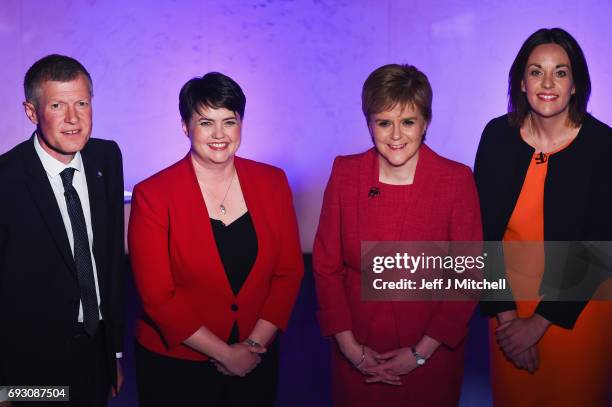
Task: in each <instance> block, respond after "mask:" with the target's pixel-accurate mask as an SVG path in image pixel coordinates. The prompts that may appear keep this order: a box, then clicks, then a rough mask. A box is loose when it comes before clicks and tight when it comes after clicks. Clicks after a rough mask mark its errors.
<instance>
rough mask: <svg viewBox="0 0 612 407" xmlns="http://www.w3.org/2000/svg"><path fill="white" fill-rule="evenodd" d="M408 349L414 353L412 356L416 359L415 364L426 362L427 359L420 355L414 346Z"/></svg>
mask: <svg viewBox="0 0 612 407" xmlns="http://www.w3.org/2000/svg"><path fill="white" fill-rule="evenodd" d="M410 350H411V351H412V354H413V355H414V358H415V359H416V362H417V366H423V365H424V364H425V362H427V359H426V358H425V356H423V355H421V354H420V353H419V352H417V351H416V350H415V349H414V348H410Z"/></svg>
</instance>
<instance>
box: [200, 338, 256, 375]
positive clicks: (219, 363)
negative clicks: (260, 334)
mask: <svg viewBox="0 0 612 407" xmlns="http://www.w3.org/2000/svg"><path fill="white" fill-rule="evenodd" d="M266 350H267V349H266V348H265V347H263V346H261V345H256V346H251V345H248V344H246V343H244V342H242V343H234V344H232V345H228V348H227V349H226V351H225V352H224V354H223V356H222V357H221V358H219V359H218V360H217V359H211V361H212V363H213V364H214V365H215V367H216V368H217V370H218V371H219V372H221V373H223V374H225V375H228V376H241V377H242V376H246V375H247V374H249V373H250V372H251V371H252V370H253V369H255V367H256V366H257V365H258V364H259V362H261V357H260V356H259V355H260V354H262V353H265V352H266Z"/></svg>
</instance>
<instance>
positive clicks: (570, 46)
mask: <svg viewBox="0 0 612 407" xmlns="http://www.w3.org/2000/svg"><path fill="white" fill-rule="evenodd" d="M543 44H557V45H559V46H560V47H561V48H563V49H564V50H565V52H566V53H567V56H568V57H569V60H570V65H571V68H572V78H573V81H574V88H575V90H576V91H575V92H574V94H573V95H572V97H571V99H570V102H569V115H568V117H569V120H570V121H571V122H572V123H573V124H575V125H579V124H580V123H582V120H583V119H584V116H585V115H586V113H587V111H586V108H587V103H588V102H589V96H590V95H591V77H590V76H589V68H588V66H587V62H586V59H585V58H584V54H583V53H582V49H581V48H580V45H578V42H577V41H576V40H575V39H574V37H572V36H571V35H570V34H569V33H568V32H567V31H565V30H563V29H561V28H542V29H540V30H538V31H536V32H534V33H533V34H531V35H530V36H529V38H527V40H525V42H524V43H523V46H522V47H521V49H520V50H519V52H518V55H517V56H516V58H515V59H514V62H513V63H512V67H511V68H510V73H509V74H508V120H509V122H510V124H511V125H512V126H514V127H520V126H521V125H522V124H523V121H524V120H525V118H526V117H527V114H528V113H529V110H530V107H529V103H528V102H527V96H526V95H525V92H523V91H522V89H521V82H522V81H523V77H524V75H525V68H526V65H527V60H528V59H529V56H530V55H531V53H532V52H533V50H534V49H535V48H536V47H537V46H538V45H543Z"/></svg>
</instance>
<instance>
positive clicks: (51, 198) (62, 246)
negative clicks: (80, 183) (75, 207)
mask: <svg viewBox="0 0 612 407" xmlns="http://www.w3.org/2000/svg"><path fill="white" fill-rule="evenodd" d="M32 140H33V139H30V141H31V142H30V143H26V144H25V145H24V147H25V148H24V150H23V162H24V166H25V172H26V178H27V185H28V189H29V190H30V193H31V194H32V198H33V199H34V202H35V203H36V206H37V207H38V209H39V211H40V214H41V216H42V218H43V220H44V222H45V224H46V225H47V228H48V229H49V232H50V233H51V236H52V237H53V240H54V241H55V244H56V246H57V249H58V250H59V252H60V253H61V254H62V257H63V258H64V261H65V262H66V265H67V266H68V268H69V270H71V271H72V273H71V275H72V277H73V278H76V268H75V265H74V258H73V257H72V251H71V250H70V243H69V241H68V235H67V234H66V227H65V226H64V221H63V220H62V215H61V213H60V210H59V206H58V204H57V201H56V200H55V194H54V193H53V189H52V188H51V184H50V183H49V178H48V176H47V173H46V172H45V169H44V168H43V165H42V162H41V161H40V158H38V155H37V154H36V151H35V150H34V144H33V141H32Z"/></svg>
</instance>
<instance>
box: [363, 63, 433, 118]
mask: <svg viewBox="0 0 612 407" xmlns="http://www.w3.org/2000/svg"><path fill="white" fill-rule="evenodd" d="M432 100H433V92H432V90H431V85H430V84H429V80H428V79H427V76H425V74H424V73H423V72H421V71H419V70H418V69H417V68H415V67H414V66H412V65H398V64H389V65H384V66H381V67H380V68H378V69H376V70H375V71H374V72H372V73H371V74H370V76H368V78H367V79H366V81H365V82H364V84H363V90H362V92H361V109H362V110H363V114H364V116H365V118H366V121H367V122H368V123H369V121H370V116H371V115H372V114H375V113H380V112H384V111H387V110H390V109H393V108H394V107H395V106H396V105H397V104H399V105H400V106H406V105H412V106H415V107H416V108H418V109H419V110H420V112H421V114H422V115H423V117H424V118H425V121H426V122H427V123H430V122H431V103H432Z"/></svg>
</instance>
